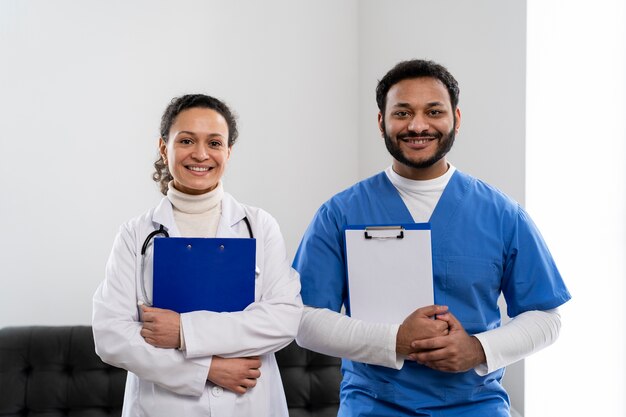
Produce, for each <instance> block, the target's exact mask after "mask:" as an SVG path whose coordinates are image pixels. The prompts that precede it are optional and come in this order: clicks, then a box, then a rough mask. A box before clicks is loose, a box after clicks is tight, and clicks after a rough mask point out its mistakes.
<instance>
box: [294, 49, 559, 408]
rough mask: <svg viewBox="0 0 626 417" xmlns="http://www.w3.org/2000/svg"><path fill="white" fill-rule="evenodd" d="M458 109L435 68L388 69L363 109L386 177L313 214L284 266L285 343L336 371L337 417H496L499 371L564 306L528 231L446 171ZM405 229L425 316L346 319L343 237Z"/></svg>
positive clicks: (538, 340)
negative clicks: (424, 266)
mask: <svg viewBox="0 0 626 417" xmlns="http://www.w3.org/2000/svg"><path fill="white" fill-rule="evenodd" d="M458 98H459V88H458V85H457V82H456V80H455V79H454V77H453V76H452V75H451V74H450V73H449V72H448V71H447V69H446V68H444V67H443V66H441V65H439V64H437V63H434V62H432V61H423V60H413V61H405V62H401V63H399V64H398V65H396V66H395V67H394V68H393V69H391V70H390V71H389V72H388V73H387V74H386V75H385V76H384V77H383V78H382V79H381V81H380V82H379V84H378V86H377V89H376V99H377V103H378V108H379V110H380V112H379V114H378V125H379V128H380V132H381V135H382V137H383V138H384V141H385V145H386V147H387V150H388V151H389V153H390V154H391V156H392V157H393V160H392V165H391V166H390V167H389V168H388V169H387V170H385V171H384V172H381V173H379V174H377V175H375V176H373V177H371V178H368V179H365V180H363V181H361V182H359V183H357V184H355V185H354V186H352V187H350V188H348V189H347V190H344V191H342V192H340V193H339V194H337V195H335V196H334V197H332V198H331V199H330V200H328V201H327V202H326V203H324V204H323V205H322V207H321V208H320V209H319V210H318V212H317V213H316V215H315V217H314V218H313V221H312V222H311V224H310V226H309V228H308V229H307V231H306V233H305V235H304V237H303V239H302V242H301V244H300V247H299V249H298V252H297V254H296V258H295V260H294V267H295V268H296V269H297V270H298V271H299V272H300V275H301V281H302V298H303V301H304V303H305V304H306V308H305V313H304V316H303V319H302V322H301V325H300V331H299V335H298V338H297V340H298V343H299V344H300V345H302V346H304V347H307V348H309V349H312V350H316V351H319V352H322V353H325V354H328V355H333V356H338V357H342V358H344V359H343V367H342V368H343V374H344V377H343V381H342V384H341V394H340V396H341V405H340V410H339V416H394V417H395V416H455V417H458V416H473V417H475V416H509V415H510V410H509V399H508V396H507V394H506V392H505V391H504V389H503V388H502V385H501V379H502V376H503V373H504V367H505V366H506V365H509V364H511V363H513V362H515V361H517V360H520V359H522V358H524V357H526V356H528V355H530V354H532V353H534V352H536V351H537V350H539V349H541V348H543V347H545V346H548V345H549V344H551V343H552V342H554V340H556V338H557V337H558V333H559V329H560V315H559V312H558V309H557V307H558V306H560V305H561V304H563V303H565V302H566V301H567V300H569V298H570V295H569V293H568V291H567V289H566V287H565V285H564V283H563V280H562V278H561V276H560V274H559V272H558V270H557V268H556V266H555V264H554V261H553V259H552V256H551V255H550V253H549V251H548V249H547V247H546V245H545V243H544V241H543V239H542V237H541V235H540V233H539V231H538V230H537V228H536V227H535V225H534V224H533V222H532V220H531V219H530V218H529V216H528V214H527V213H526V212H525V211H524V209H523V208H522V207H520V206H519V204H517V203H516V202H515V201H513V200H511V199H510V198H509V197H507V196H506V195H504V194H503V193H502V192H500V191H498V190H497V189H495V188H493V187H491V186H490V185H488V184H485V183H484V182H482V181H480V180H478V179H476V178H474V177H472V176H470V175H468V174H465V173H463V172H461V171H459V170H457V169H456V168H455V167H454V166H452V165H451V164H450V163H449V162H448V161H447V160H446V154H447V153H448V152H449V150H450V149H451V148H452V145H453V143H454V139H455V136H456V134H457V133H458V131H459V128H460V122H461V112H460V110H459V108H458ZM413 222H418V223H420V222H428V223H430V225H431V236H432V257H433V275H434V276H433V287H434V293H435V294H434V296H435V300H436V301H437V303H439V305H436V306H416V307H420V308H417V309H416V310H415V312H413V313H412V314H411V315H409V316H408V317H407V318H406V319H405V320H404V322H403V323H397V324H394V325H387V324H380V323H367V322H363V321H360V320H357V319H353V318H351V317H349V314H350V310H349V303H348V302H347V301H348V300H347V277H346V267H345V265H346V260H345V240H344V230H345V227H346V226H348V225H377V224H378V225H380V224H406V223H413ZM380 279H384V277H381V278H380ZM500 294H502V295H504V298H505V300H506V302H507V309H508V315H509V316H510V317H512V318H513V319H512V320H511V321H510V322H508V323H507V324H505V325H501V316H500V310H499V308H498V303H497V302H498V297H499V296H500ZM343 308H345V310H346V312H347V315H343V314H341V313H340V312H341V311H342V309H343Z"/></svg>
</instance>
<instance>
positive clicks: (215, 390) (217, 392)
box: [211, 387, 224, 397]
mask: <svg viewBox="0 0 626 417" xmlns="http://www.w3.org/2000/svg"><path fill="white" fill-rule="evenodd" d="M211 392H212V393H213V395H214V396H215V397H219V396H220V395H222V393H223V392H224V389H223V388H222V387H213V388H211Z"/></svg>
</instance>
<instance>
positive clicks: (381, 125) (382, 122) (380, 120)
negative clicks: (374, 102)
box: [378, 112, 385, 136]
mask: <svg viewBox="0 0 626 417" xmlns="http://www.w3.org/2000/svg"><path fill="white" fill-rule="evenodd" d="M383 117H384V116H383V114H382V113H381V112H378V130H380V136H385V126H384V125H385V119H384V118H383Z"/></svg>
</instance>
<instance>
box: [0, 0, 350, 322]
mask: <svg viewBox="0 0 626 417" xmlns="http://www.w3.org/2000/svg"><path fill="white" fill-rule="evenodd" d="M357 17H358V14H357V11H356V2H355V1H341V2H336V1H334V0H322V1H318V0H316V1H315V2H309V1H300V2H292V1H289V0H272V1H265V2H257V1H252V0H250V1H238V2H230V1H190V0H183V1H157V2H155V1H150V0H141V1H137V0H134V1H121V0H117V1H94V0H90V1H82V0H81V1H78V0H76V1H72V0H55V1H47V0H25V1H22V0H3V1H2V2H0V36H1V37H0V56H1V57H2V58H1V60H2V64H1V65H0V91H2V94H0V132H2V136H1V138H0V140H1V147H0V149H2V152H3V155H4V158H3V161H2V164H0V169H1V170H2V171H0V174H1V175H0V181H2V190H3V193H4V194H3V197H2V200H1V201H2V202H1V206H0V209H1V215H0V230H1V231H2V236H1V237H0V242H1V245H2V246H1V248H0V257H1V260H0V265H2V271H1V272H0V273H1V276H0V280H1V284H0V285H1V288H2V290H1V291H0V326H5V325H19V324H37V323H38V324H73V323H89V322H90V317H91V295H92V293H93V291H94V290H95V288H96V286H97V284H98V283H99V282H100V281H101V280H102V278H103V270H104V264H105V262H106V259H107V257H108V253H109V250H110V248H111V244H112V242H113V238H114V235H115V233H116V232H117V229H118V227H119V225H120V224H121V223H122V222H124V221H126V220H127V219H129V218H130V217H133V216H135V215H138V214H140V213H141V212H143V211H145V210H146V209H147V208H149V207H150V206H152V205H154V204H155V202H157V201H158V199H159V198H160V194H159V193H158V188H157V187H156V185H155V184H154V183H153V182H152V180H151V179H150V176H151V173H152V168H151V166H152V162H153V158H154V157H155V156H156V144H157V139H158V128H159V123H160V117H161V113H162V111H163V110H164V108H165V106H166V105H167V103H168V102H169V100H170V99H171V98H172V97H173V96H176V95H180V94H184V93H189V92H205V93H208V94H212V95H215V96H217V97H221V98H223V99H225V100H226V101H227V102H228V103H229V104H230V105H231V106H232V107H233V108H234V109H235V110H236V112H237V113H238V114H239V116H240V123H241V126H240V127H241V128H240V139H239V143H238V144H236V145H235V148H234V151H233V156H232V158H231V163H230V166H229V170H228V173H227V176H226V180H225V184H226V188H227V190H228V191H230V192H231V193H232V194H234V195H235V196H236V197H237V198H238V199H240V200H241V201H243V202H247V203H249V204H253V205H258V206H261V207H263V208H265V209H266V210H268V211H269V212H270V213H272V214H273V215H274V216H275V217H276V218H277V219H278V221H279V222H280V224H281V226H282V230H283V232H284V235H285V238H286V241H287V244H288V246H289V249H290V251H292V252H293V251H295V247H296V245H297V243H298V241H299V238H300V236H301V234H302V233H303V231H304V228H305V227H306V225H307V223H308V222H309V220H310V218H311V217H312V215H313V213H314V210H315V209H316V207H317V206H318V205H319V204H321V203H322V201H324V200H325V199H326V198H328V196H329V195H330V194H331V193H332V192H333V191H334V190H337V189H338V188H341V187H345V186H348V185H349V184H350V183H352V182H354V181H355V180H356V179H357V159H356V158H355V157H354V155H356V152H357V135H356V130H355V129H354V124H353V123H351V122H350V121H353V120H356V118H357V109H356V107H355V105H354V103H355V98H356V96H357V77H355V76H354V74H355V72H356V67H357V51H358V48H357ZM322 22H323V25H322ZM294 190H296V191H294ZM286 191H290V192H289V193H286Z"/></svg>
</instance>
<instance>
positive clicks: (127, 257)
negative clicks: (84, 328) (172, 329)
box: [92, 225, 211, 396]
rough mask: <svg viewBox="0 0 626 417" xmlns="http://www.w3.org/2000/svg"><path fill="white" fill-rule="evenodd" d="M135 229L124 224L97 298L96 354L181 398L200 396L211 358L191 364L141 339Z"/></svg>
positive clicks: (94, 319) (179, 354)
mask: <svg viewBox="0 0 626 417" xmlns="http://www.w3.org/2000/svg"><path fill="white" fill-rule="evenodd" d="M135 242H136V241H135V238H134V232H133V230H132V226H130V225H126V226H122V228H121V229H120V232H119V233H118V235H117V237H116V239H115V242H114V244H113V249H112V251H111V255H110V257H109V260H108V262H107V265H106V272H105V279H104V281H103V282H102V284H100V286H99V287H98V289H97V290H96V292H95V294H94V297H93V317H92V328H93V335H94V341H95V347H96V353H97V354H98V355H99V356H100V358H102V360H103V361H104V362H106V363H108V364H111V365H113V366H117V367H119V368H123V369H126V370H128V371H130V372H132V373H134V374H136V375H137V376H138V377H139V378H141V379H143V380H146V381H150V382H153V383H155V384H157V385H159V386H161V387H163V388H165V389H167V390H170V391H172V392H175V393H177V394H181V395H190V396H200V395H202V392H203V390H204V387H205V384H206V379H207V376H208V371H209V367H210V359H211V358H210V357H209V358H203V359H202V360H200V361H198V362H193V361H189V360H186V359H185V357H184V355H183V353H182V352H180V351H179V350H177V349H161V348H156V347H154V346H152V345H150V344H148V343H147V342H146V341H145V340H144V339H143V337H142V336H141V335H140V333H139V332H140V331H141V321H140V317H139V310H138V308H137V286H136V282H135V271H136V264H137V251H136V245H135Z"/></svg>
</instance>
